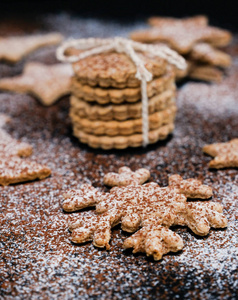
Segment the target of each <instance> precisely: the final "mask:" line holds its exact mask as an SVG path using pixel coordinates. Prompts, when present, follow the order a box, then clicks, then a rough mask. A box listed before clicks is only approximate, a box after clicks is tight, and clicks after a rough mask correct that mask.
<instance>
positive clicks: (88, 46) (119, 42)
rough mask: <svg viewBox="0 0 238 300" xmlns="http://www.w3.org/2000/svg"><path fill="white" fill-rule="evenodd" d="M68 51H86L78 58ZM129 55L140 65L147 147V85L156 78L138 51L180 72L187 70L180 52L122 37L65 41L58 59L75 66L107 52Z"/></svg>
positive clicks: (144, 132) (144, 137) (138, 74)
mask: <svg viewBox="0 0 238 300" xmlns="http://www.w3.org/2000/svg"><path fill="white" fill-rule="evenodd" d="M68 48H76V49H78V50H82V51H83V52H81V53H79V54H77V55H67V54H65V52H66V50H67V49H68ZM112 51H115V52H118V53H125V54H126V55H127V56H128V57H130V59H131V60H132V61H133V63H134V64H135V66H136V70H137V72H136V75H135V77H136V78H137V79H139V80H140V81H141V101H142V137H143V146H147V145H148V144H149V112H148V95H147V82H148V81H151V80H152V78H153V75H152V74H151V73H150V72H149V71H148V70H147V69H146V67H145V63H144V61H143V60H142V59H141V57H140V56H139V55H138V53H137V52H145V53H148V54H151V55H153V56H156V57H160V58H162V59H165V60H167V61H168V63H170V64H172V65H175V66H176V67H177V68H178V69H185V68H186V61H185V59H184V58H183V57H182V56H180V55H179V54H178V53H177V52H175V51H173V50H171V49H170V48H168V47H167V46H164V45H146V44H142V43H138V42H134V41H132V40H128V39H125V38H122V37H115V38H111V39H98V38H88V39H78V40H74V39H72V40H69V41H66V42H64V43H63V44H62V45H61V46H60V47H59V48H58V49H57V51H56V57H57V59H58V60H60V61H63V62H68V63H74V62H77V61H79V60H82V59H85V58H86V57H89V56H92V55H96V54H100V53H106V52H112Z"/></svg>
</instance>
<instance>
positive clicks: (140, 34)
mask: <svg viewBox="0 0 238 300" xmlns="http://www.w3.org/2000/svg"><path fill="white" fill-rule="evenodd" d="M148 22H149V24H150V25H151V26H152V27H151V28H149V29H147V30H144V31H143V30H142V31H137V32H133V33H132V34H131V37H132V39H134V40H137V41H143V42H146V43H153V44H166V45H168V46H169V47H171V48H172V49H175V50H176V51H178V52H179V53H180V54H182V55H184V57H185V58H186V60H187V68H186V69H185V70H179V69H176V68H175V74H176V80H177V81H178V80H181V79H183V78H185V77H190V78H193V79H198V80H204V81H215V82H220V81H221V80H222V78H223V70H220V69H218V68H217V67H219V68H227V67H229V66H230V64H231V56H230V55H228V54H226V53H224V52H223V51H221V50H220V48H221V47H224V46H226V45H228V44H229V42H230V41H231V37H232V36H231V33H230V32H228V31H227V30H223V29H220V28H216V27H212V26H209V25H208V18H207V17H206V16H195V17H190V18H184V19H175V18H164V17H152V18H150V19H149V20H148Z"/></svg>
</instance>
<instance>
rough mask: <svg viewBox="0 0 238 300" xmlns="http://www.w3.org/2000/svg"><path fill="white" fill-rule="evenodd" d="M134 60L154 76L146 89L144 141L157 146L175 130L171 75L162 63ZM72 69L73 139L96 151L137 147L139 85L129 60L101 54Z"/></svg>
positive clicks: (144, 56) (143, 56) (139, 137)
mask: <svg viewBox="0 0 238 300" xmlns="http://www.w3.org/2000/svg"><path fill="white" fill-rule="evenodd" d="M77 51H78V50H75V49H73V50H72V51H71V53H72V52H73V53H74V54H75V53H76V52H77ZM137 54H138V56H139V57H140V59H141V60H142V61H143V62H144V66H145V68H146V69H147V70H148V71H149V72H150V73H151V74H152V80H151V81H150V82H148V84H147V96H148V114H149V115H148V119H149V132H148V139H149V143H155V142H157V141H158V140H162V139H165V138H166V137H167V136H168V135H169V134H170V133H171V132H172V131H173V128H174V117H175V113H176V105H175V102H174V97H175V84H174V78H175V75H174V72H173V71H172V69H171V67H169V65H168V63H167V62H166V60H165V59H162V58H159V57H155V56H153V55H151V54H148V53H142V52H138V53H137ZM73 69H74V73H75V74H74V76H73V78H72V83H71V92H72V95H71V100H70V117H71V120H72V124H73V133H74V135H75V136H76V137H77V138H78V139H79V140H80V141H81V142H83V143H87V144H88V145H90V146H91V147H94V148H103V149H112V148H116V149H123V148H126V147H138V146H141V145H142V144H143V137H142V126H143V120H142V101H141V81H140V80H139V79H138V78H137V77H136V74H137V67H136V66H135V64H134V63H133V62H132V60H131V59H130V58H129V57H128V56H127V55H126V54H124V53H115V52H109V53H100V54H96V55H93V56H90V57H87V58H85V59H82V60H80V61H77V62H75V63H73Z"/></svg>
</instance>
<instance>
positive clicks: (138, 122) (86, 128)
mask: <svg viewBox="0 0 238 300" xmlns="http://www.w3.org/2000/svg"><path fill="white" fill-rule="evenodd" d="M176 110H177V109H176V106H175V105H171V107H168V108H166V109H164V110H162V111H158V112H155V113H153V114H150V115H149V130H154V129H157V128H160V127H161V126H163V125H165V124H168V123H171V122H173V121H174V118H175V113H176ZM70 117H71V120H72V122H73V124H74V126H75V128H77V130H79V131H83V132H85V133H88V134H93V135H107V136H121V135H132V134H136V133H141V132H142V118H139V119H132V120H126V121H114V120H113V121H100V120H96V121H91V120H88V119H86V118H80V117H79V116H78V115H76V114H75V113H74V112H72V111H71V114H70Z"/></svg>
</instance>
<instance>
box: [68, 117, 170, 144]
mask: <svg viewBox="0 0 238 300" xmlns="http://www.w3.org/2000/svg"><path fill="white" fill-rule="evenodd" d="M173 130H174V123H170V124H166V125H163V126H161V127H159V128H157V129H154V130H150V131H149V144H153V143H156V142H158V141H162V140H164V139H166V138H167V137H168V135H169V134H171V133H172V132H173ZM73 134H74V136H76V137H77V138H78V139H79V140H80V142H82V143H85V144H88V145H89V146H90V147H92V148H102V149H104V150H110V149H125V148H127V147H140V146H142V145H143V137H142V134H132V135H128V136H123V135H119V136H106V135H102V136H97V135H92V134H88V133H86V132H84V131H82V130H78V129H77V127H74V128H73Z"/></svg>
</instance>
